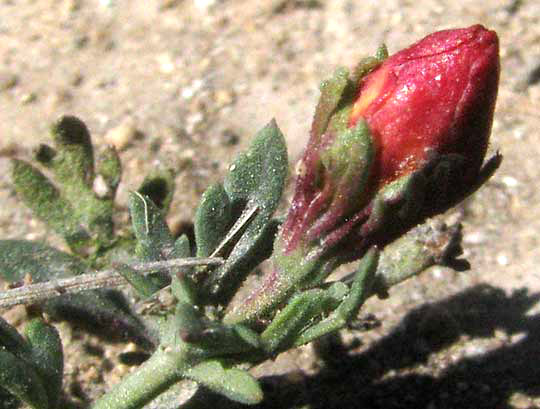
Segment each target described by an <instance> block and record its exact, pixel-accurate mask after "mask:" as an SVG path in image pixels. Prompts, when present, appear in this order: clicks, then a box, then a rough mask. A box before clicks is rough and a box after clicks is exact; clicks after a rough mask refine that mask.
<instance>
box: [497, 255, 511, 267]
mask: <svg viewBox="0 0 540 409" xmlns="http://www.w3.org/2000/svg"><path fill="white" fill-rule="evenodd" d="M497 263H498V264H499V265H500V266H507V265H508V263H509V260H508V256H507V255H506V254H504V253H500V254H498V255H497Z"/></svg>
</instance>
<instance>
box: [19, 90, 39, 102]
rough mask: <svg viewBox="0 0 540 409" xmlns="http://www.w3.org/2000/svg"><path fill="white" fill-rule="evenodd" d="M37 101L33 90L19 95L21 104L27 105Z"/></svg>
mask: <svg viewBox="0 0 540 409" xmlns="http://www.w3.org/2000/svg"><path fill="white" fill-rule="evenodd" d="M36 101H37V95H36V93H34V92H27V93H25V94H23V95H22V96H21V104H23V105H27V104H31V103H32V102H36Z"/></svg>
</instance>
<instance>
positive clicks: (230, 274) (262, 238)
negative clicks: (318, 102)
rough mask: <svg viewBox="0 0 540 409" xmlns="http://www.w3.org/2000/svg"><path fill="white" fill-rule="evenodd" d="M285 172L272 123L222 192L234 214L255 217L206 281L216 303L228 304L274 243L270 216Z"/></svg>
mask: <svg viewBox="0 0 540 409" xmlns="http://www.w3.org/2000/svg"><path fill="white" fill-rule="evenodd" d="M287 169H288V164H287V148H286V146H285V140H284V138H283V135H282V133H281V132H280V130H279V128H278V127H277V125H276V123H275V121H271V122H270V123H269V124H268V125H266V126H265V127H264V128H263V129H262V130H261V131H259V133H258V134H257V135H256V136H255V138H254V140H253V142H252V144H251V146H250V148H249V150H248V151H247V152H245V153H243V154H241V155H239V157H238V158H237V159H236V160H235V162H234V163H233V164H232V165H231V166H230V168H229V174H228V175H227V176H226V178H225V181H224V189H225V192H226V193H227V196H228V197H229V201H230V203H231V206H232V209H233V211H234V209H239V208H241V206H244V209H243V214H244V215H246V214H251V212H255V213H254V216H253V217H252V218H251V220H250V221H248V223H246V227H245V228H244V231H243V234H242V235H241V236H240V238H239V239H238V241H237V242H236V244H235V245H234V247H233V248H232V250H231V252H230V253H229V255H228V257H227V258H226V261H225V263H224V264H223V265H222V266H220V267H219V268H218V269H216V271H215V272H214V273H213V274H212V275H211V277H210V279H209V280H208V292H209V293H210V294H212V295H213V296H214V297H216V298H217V299H218V300H219V302H221V303H227V302H228V301H229V300H230V298H231V297H232V295H233V294H234V292H235V291H236V289H237V288H238V286H239V285H240V283H241V282H242V281H243V280H244V279H245V277H246V276H247V274H248V273H249V272H250V271H251V270H252V269H253V266H254V264H255V263H254V261H255V262H257V263H259V262H261V261H262V260H263V259H264V258H263V257H267V256H268V254H267V250H268V241H269V240H270V241H271V242H272V241H273V238H271V237H269V236H271V234H270V233H272V234H273V233H275V224H273V223H272V214H273V213H274V211H275V209H276V207H277V206H278V204H279V201H280V199H281V195H282V193H283V187H284V184H285V178H286V176H287ZM239 216H240V217H239V219H242V217H241V215H239ZM234 229H235V226H233V227H232V230H234Z"/></svg>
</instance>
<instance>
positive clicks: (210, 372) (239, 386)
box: [186, 361, 263, 405]
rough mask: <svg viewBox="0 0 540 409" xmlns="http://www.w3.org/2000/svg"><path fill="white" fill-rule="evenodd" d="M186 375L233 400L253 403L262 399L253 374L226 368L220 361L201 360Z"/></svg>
mask: <svg viewBox="0 0 540 409" xmlns="http://www.w3.org/2000/svg"><path fill="white" fill-rule="evenodd" d="M186 376H187V377H188V378H189V379H192V380H194V381H196V382H197V383H200V384H201V385H204V386H206V387H207V388H208V389H210V390H212V391H214V392H217V393H220V394H222V395H225V396H226V397H228V398H229V399H231V400H233V401H235V402H240V403H244V404H246V405H255V404H257V403H259V402H261V401H262V399H263V392H262V389H261V387H260V385H259V383H258V382H257V380H256V379H255V378H253V376H251V375H250V374H249V373H248V372H246V371H243V370H241V369H237V368H230V369H228V368H226V367H225V366H224V365H223V363H222V362H220V361H206V362H203V363H202V364H199V365H197V366H196V367H194V368H192V369H191V370H189V371H188V372H187V373H186Z"/></svg>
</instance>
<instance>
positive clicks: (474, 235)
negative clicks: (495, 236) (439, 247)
mask: <svg viewBox="0 0 540 409" xmlns="http://www.w3.org/2000/svg"><path fill="white" fill-rule="evenodd" d="M486 241H487V234H486V233H485V232H483V231H471V232H469V233H467V234H465V236H464V237H463V242H464V243H465V244H474V245H478V244H483V243H485V242H486Z"/></svg>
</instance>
